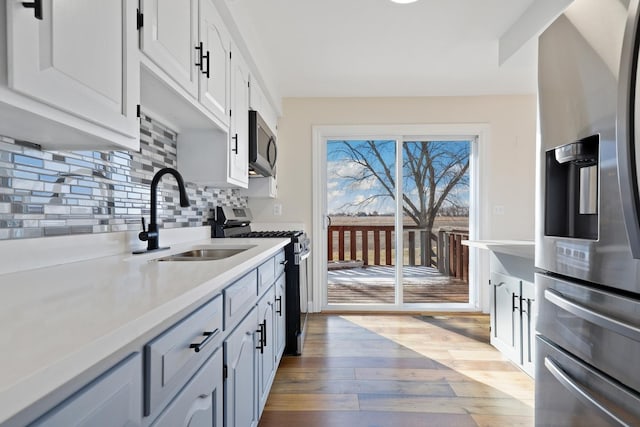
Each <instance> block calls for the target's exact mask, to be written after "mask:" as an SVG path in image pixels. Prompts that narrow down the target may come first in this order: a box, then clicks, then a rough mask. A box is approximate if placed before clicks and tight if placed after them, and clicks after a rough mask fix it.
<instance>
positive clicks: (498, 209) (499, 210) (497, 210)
mask: <svg viewBox="0 0 640 427" xmlns="http://www.w3.org/2000/svg"><path fill="white" fill-rule="evenodd" d="M493 214H494V215H504V205H495V206H494V207H493Z"/></svg>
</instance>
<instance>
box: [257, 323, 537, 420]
mask: <svg viewBox="0 0 640 427" xmlns="http://www.w3.org/2000/svg"><path fill="white" fill-rule="evenodd" d="M488 325H489V321H488V316H486V315H477V314H456V315H451V314H447V315H433V316H415V315H414V316H411V315H386V314H377V315H364V314H349V315H337V314H331V315H314V316H311V318H310V323H309V327H308V332H307V340H306V342H305V347H304V350H303V354H302V355H301V356H297V357H292V356H287V357H284V358H283V360H282V361H281V363H280V368H279V369H278V372H277V374H276V378H275V381H274V384H273V387H272V389H271V393H270V395H269V399H268V402H267V405H266V407H265V411H264V413H263V415H262V418H261V420H260V427H275V426H278V427H288V426H302V427H315V426H318V427H320V426H322V427H351V426H356V427H360V426H361V427H385V426H390V427H391V426H393V427H413V426H421V427H423V426H424V427H426V426H447V427H449V426H463V427H467V426H469V427H471V426H480V427H489V426H491V427H501V426H518V427H525V426H526V427H530V426H533V424H534V423H533V395H534V386H533V384H534V383H533V380H532V379H531V378H530V377H528V376H527V375H526V374H525V373H523V372H522V371H521V370H520V369H518V368H517V367H515V365H513V364H512V363H511V362H509V361H507V360H506V359H505V358H504V357H503V356H502V355H501V354H500V353H499V352H498V351H497V350H495V349H494V348H493V347H491V346H490V345H489V344H487V342H488V334H489V328H488Z"/></svg>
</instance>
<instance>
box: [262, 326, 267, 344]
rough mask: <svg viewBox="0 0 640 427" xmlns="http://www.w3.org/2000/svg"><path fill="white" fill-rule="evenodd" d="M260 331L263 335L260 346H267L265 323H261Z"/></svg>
mask: <svg viewBox="0 0 640 427" xmlns="http://www.w3.org/2000/svg"><path fill="white" fill-rule="evenodd" d="M262 330H263V331H264V333H263V334H262V346H263V347H266V346H267V321H266V320H265V321H264V322H262Z"/></svg>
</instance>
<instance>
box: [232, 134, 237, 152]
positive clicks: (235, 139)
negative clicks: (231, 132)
mask: <svg viewBox="0 0 640 427" xmlns="http://www.w3.org/2000/svg"><path fill="white" fill-rule="evenodd" d="M231 139H233V140H234V141H235V142H236V148H232V149H231V151H233V152H234V153H236V154H238V134H237V133H236V134H235V136H232V137H231Z"/></svg>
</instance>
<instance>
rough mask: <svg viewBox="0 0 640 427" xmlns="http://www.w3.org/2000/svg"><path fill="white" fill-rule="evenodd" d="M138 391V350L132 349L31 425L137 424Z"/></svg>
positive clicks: (139, 384) (139, 381)
mask: <svg viewBox="0 0 640 427" xmlns="http://www.w3.org/2000/svg"><path fill="white" fill-rule="evenodd" d="M141 391H142V375H141V372H140V354H139V353H136V354H135V355H134V356H131V357H129V358H128V359H127V360H125V361H124V362H122V363H120V365H118V366H117V367H115V368H112V369H111V370H110V371H108V372H107V373H105V374H103V375H102V376H100V377H98V379H96V380H95V381H94V382H92V383H91V384H89V385H88V386H86V387H85V388H84V389H82V390H80V391H79V392H78V393H76V394H75V395H74V396H72V397H71V398H69V399H68V400H67V401H66V402H64V403H62V404H61V405H60V406H58V407H57V408H55V409H53V410H52V411H51V412H49V413H48V414H46V415H44V416H43V417H42V418H40V419H39V420H37V421H36V422H35V423H33V424H31V426H34V427H35V426H47V427H68V426H76V427H95V426H103V427H107V426H114V427H116V426H118V427H125V426H126V427H133V426H139V425H140V406H141V400H140V396H141Z"/></svg>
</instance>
